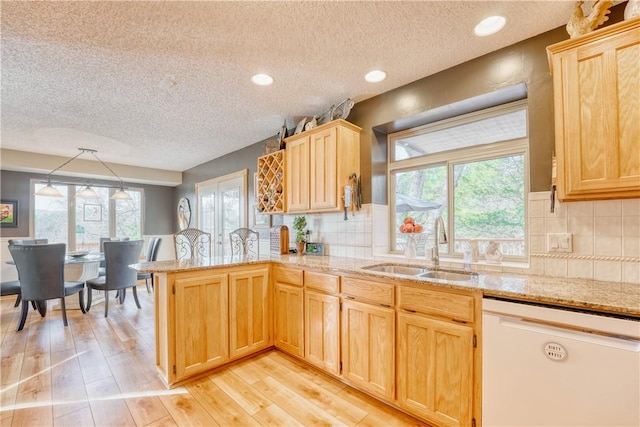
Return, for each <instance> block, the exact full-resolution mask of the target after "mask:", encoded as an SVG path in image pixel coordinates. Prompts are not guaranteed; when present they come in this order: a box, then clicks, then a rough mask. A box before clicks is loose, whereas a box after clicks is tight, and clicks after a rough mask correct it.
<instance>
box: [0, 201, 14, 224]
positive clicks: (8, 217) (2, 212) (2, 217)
mask: <svg viewBox="0 0 640 427" xmlns="http://www.w3.org/2000/svg"><path fill="white" fill-rule="evenodd" d="M0 225H1V226H2V228H5V227H6V228H11V227H17V226H18V201H17V200H2V201H1V202H0Z"/></svg>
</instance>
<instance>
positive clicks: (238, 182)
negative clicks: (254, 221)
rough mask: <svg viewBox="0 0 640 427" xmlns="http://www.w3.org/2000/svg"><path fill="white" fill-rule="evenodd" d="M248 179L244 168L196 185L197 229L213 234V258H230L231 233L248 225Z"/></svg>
mask: <svg viewBox="0 0 640 427" xmlns="http://www.w3.org/2000/svg"><path fill="white" fill-rule="evenodd" d="M247 176H248V171H247V170H246V169H245V170H242V171H239V172H235V173H232V174H229V175H225V176H221V177H219V178H214V179H210V180H208V181H204V182H200V183H197V184H196V198H197V200H198V207H197V213H198V215H197V224H198V225H197V226H198V228H199V229H201V230H204V231H206V232H208V233H211V251H212V254H211V255H212V256H222V257H224V256H226V255H229V254H230V253H231V241H230V238H229V233H230V232H232V231H233V230H235V229H237V228H240V227H246V226H247Z"/></svg>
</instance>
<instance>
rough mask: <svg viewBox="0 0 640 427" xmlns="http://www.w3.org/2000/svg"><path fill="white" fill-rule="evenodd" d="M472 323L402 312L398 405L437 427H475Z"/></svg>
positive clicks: (399, 315) (399, 343) (399, 340)
mask: <svg viewBox="0 0 640 427" xmlns="http://www.w3.org/2000/svg"><path fill="white" fill-rule="evenodd" d="M473 335H474V331H473V328H471V327H470V326H464V325H459V324H455V323H452V322H446V321H441V320H436V319H432V318H429V317H426V316H421V315H418V314H413V313H403V312H399V313H398V355H397V357H398V373H397V375H398V405H399V406H401V407H402V408H405V409H406V410H408V411H409V412H411V413H414V414H416V415H418V416H421V417H423V418H425V419H427V420H430V421H432V422H433V423H434V424H436V425H438V426H459V427H464V426H471V425H472V407H473V406H472V405H473V391H474V390H473V354H474V352H473Z"/></svg>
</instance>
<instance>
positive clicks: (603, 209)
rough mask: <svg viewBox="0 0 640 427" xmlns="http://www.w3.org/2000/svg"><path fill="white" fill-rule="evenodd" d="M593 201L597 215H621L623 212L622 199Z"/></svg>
mask: <svg viewBox="0 0 640 427" xmlns="http://www.w3.org/2000/svg"><path fill="white" fill-rule="evenodd" d="M593 203H594V215H595V216H620V215H621V214H622V201H621V200H597V201H595V202H593Z"/></svg>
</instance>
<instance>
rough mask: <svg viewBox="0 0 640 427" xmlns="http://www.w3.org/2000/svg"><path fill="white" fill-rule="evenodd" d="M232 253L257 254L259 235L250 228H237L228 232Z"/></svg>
mask: <svg viewBox="0 0 640 427" xmlns="http://www.w3.org/2000/svg"><path fill="white" fill-rule="evenodd" d="M229 238H230V239H231V254H232V255H250V254H254V255H258V252H259V246H260V236H259V235H258V232H257V231H253V230H251V229H250V228H238V229H237V230H233V231H232V232H231V233H229Z"/></svg>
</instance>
